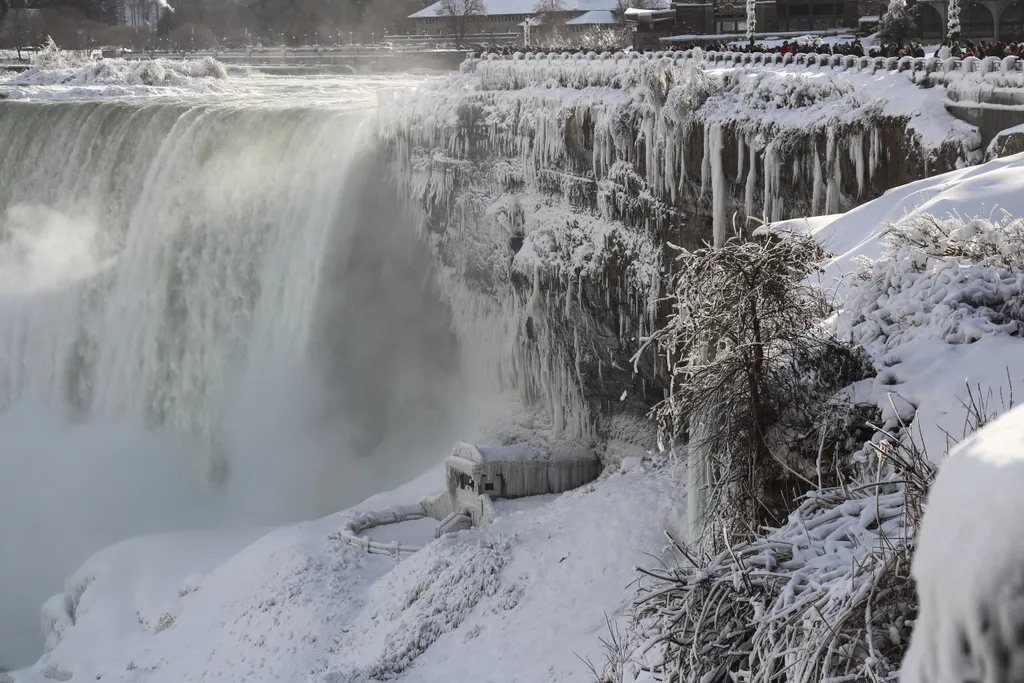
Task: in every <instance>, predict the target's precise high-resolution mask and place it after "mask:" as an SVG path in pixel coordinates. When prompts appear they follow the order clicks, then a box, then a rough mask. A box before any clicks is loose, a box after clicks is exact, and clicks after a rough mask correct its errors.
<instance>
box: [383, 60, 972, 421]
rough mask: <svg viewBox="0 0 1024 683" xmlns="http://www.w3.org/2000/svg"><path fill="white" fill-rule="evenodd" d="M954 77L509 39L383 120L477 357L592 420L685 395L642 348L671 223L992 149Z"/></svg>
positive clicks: (717, 238)
mask: <svg viewBox="0 0 1024 683" xmlns="http://www.w3.org/2000/svg"><path fill="white" fill-rule="evenodd" d="M801 57H802V56H801ZM894 68H895V65H894ZM941 90H942V89H941V88H931V89H927V88H920V87H918V86H916V85H915V84H914V82H913V81H912V80H911V79H910V78H908V76H907V74H906V73H900V72H898V71H894V72H891V73H890V72H889V71H886V70H885V69H880V70H879V71H877V72H874V73H873V72H871V71H870V70H860V69H856V68H850V69H848V70H843V69H841V68H840V69H833V68H832V67H831V65H829V66H827V67H825V66H822V67H821V68H818V67H817V66H814V65H809V64H808V63H807V60H802V61H801V63H799V64H797V63H794V64H774V65H758V66H756V67H755V66H754V65H744V64H732V63H730V64H718V63H715V64H711V63H708V62H707V61H706V60H705V56H704V55H702V54H701V53H700V52H699V51H693V52H685V53H662V54H658V55H652V56H648V55H639V54H621V55H600V56H599V55H596V54H590V55H581V54H576V55H568V54H561V55H559V54H554V53H552V54H526V55H522V54H519V55H516V56H515V57H514V58H513V59H498V58H497V57H496V56H494V55H490V56H488V57H486V58H482V59H471V60H468V61H467V62H466V63H465V64H464V65H463V68H462V72H461V73H459V74H456V75H453V76H451V77H449V78H446V79H439V80H437V81H433V82H431V83H430V84H428V85H426V86H424V87H421V88H420V89H419V90H418V91H417V92H416V93H415V95H412V96H409V95H406V94H401V93H399V94H396V95H393V96H391V97H390V98H389V99H388V100H387V101H386V102H385V103H384V104H383V105H382V106H381V108H380V115H379V124H378V135H379V137H380V139H381V140H382V141H383V142H384V144H385V145H386V146H387V147H388V148H389V152H390V154H391V157H392V159H393V169H394V177H395V180H396V183H397V184H398V185H399V187H400V189H401V195H402V196H405V197H409V198H410V200H411V203H412V204H413V205H414V208H415V209H416V210H417V211H418V212H419V216H420V226H421V230H422V232H423V234H424V235H425V236H426V237H427V238H428V240H429V241H430V242H431V243H432V244H433V246H434V249H435V251H436V253H437V255H438V258H439V260H440V262H441V263H442V264H443V265H444V267H445V268H446V270H447V274H448V275H449V277H448V278H447V282H448V285H449V289H450V291H449V295H450V297H451V298H452V299H453V300H454V301H456V302H457V303H456V305H455V306H454V307H453V308H454V309H455V310H456V313H455V316H456V320H455V323H456V326H457V327H458V328H459V332H460V334H462V335H476V336H478V337H483V338H484V339H485V341H484V343H478V344H473V345H471V346H472V348H474V349H478V350H479V349H486V350H487V351H488V352H489V353H490V356H489V357H486V358H484V357H481V358H480V368H481V369H480V371H479V372H478V373H477V374H478V375H479V376H483V375H484V374H488V373H490V374H491V375H492V376H493V378H494V381H495V382H496V383H497V384H499V385H501V386H503V387H514V388H516V389H518V390H519V391H520V393H521V394H522V395H523V396H524V397H526V398H527V399H528V400H530V401H534V402H536V403H540V404H543V405H546V407H547V410H548V412H549V413H550V414H551V418H552V424H553V427H554V431H555V433H556V436H559V435H565V436H566V437H572V438H582V439H584V440H587V439H591V438H593V437H600V436H601V435H602V433H603V431H604V430H606V429H607V425H606V424H604V423H605V422H606V420H604V419H603V418H605V417H607V416H609V415H619V414H624V413H628V414H631V415H642V414H646V412H647V411H648V410H649V408H650V406H651V405H653V404H654V403H656V402H657V401H658V400H660V398H661V397H662V396H663V395H664V394H663V391H664V388H665V386H666V374H665V369H664V361H663V359H658V358H641V359H640V361H639V363H638V364H637V365H635V366H634V364H633V363H632V362H631V358H632V356H633V355H634V353H635V351H636V349H637V348H638V346H639V343H640V340H642V339H643V338H644V337H645V336H647V335H649V334H650V333H651V331H652V330H653V329H656V328H657V327H658V326H659V325H660V321H662V319H663V316H664V314H665V311H664V310H663V308H662V305H661V304H660V303H659V301H660V298H661V296H662V294H663V293H662V292H661V291H660V287H661V282H662V281H663V276H664V273H665V272H666V269H667V268H670V267H671V266H670V263H669V260H668V259H667V258H666V256H665V253H664V247H665V245H666V243H672V244H676V245H682V246H686V247H692V246H697V245H699V244H701V243H702V242H704V241H714V242H718V243H721V242H722V241H724V240H725V239H726V238H727V237H728V235H729V234H730V233H731V232H732V231H733V230H735V229H750V228H753V227H755V226H756V225H758V224H759V223H760V222H761V221H763V220H776V219H781V218H787V217H791V216H803V215H820V214H834V213H838V212H840V211H844V210H847V209H849V208H851V207H853V206H855V205H857V204H858V203H861V202H863V201H865V200H867V199H870V198H872V197H876V196H879V195H880V194H882V193H883V192H884V191H885V190H887V189H888V188H891V187H893V186H896V185H899V184H901V183H905V182H908V181H912V180H916V179H918V178H921V177H923V176H927V175H931V174H934V173H937V172H942V171H946V170H949V169H952V168H955V167H959V166H963V165H967V164H971V163H974V162H976V161H978V160H980V158H981V156H982V154H981V150H980V140H979V138H978V134H977V131H976V130H975V129H974V128H973V127H971V126H969V125H968V124H965V123H963V122H962V121H959V120H957V119H955V118H954V117H952V116H951V115H950V114H948V113H947V112H946V110H945V108H944V106H943V105H944V96H943V94H942V92H941Z"/></svg>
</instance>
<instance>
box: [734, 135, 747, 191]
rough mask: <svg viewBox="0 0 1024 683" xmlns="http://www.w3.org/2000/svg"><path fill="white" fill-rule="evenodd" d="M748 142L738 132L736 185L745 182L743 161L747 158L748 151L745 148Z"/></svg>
mask: <svg viewBox="0 0 1024 683" xmlns="http://www.w3.org/2000/svg"><path fill="white" fill-rule="evenodd" d="M745 142H746V140H745V139H744V138H743V136H742V135H740V132H739V130H737V131H736V183H737V184H739V183H741V182H743V161H744V157H745V156H746V154H745V153H746V150H745V149H744V148H743V147H744V143H745Z"/></svg>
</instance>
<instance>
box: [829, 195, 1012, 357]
mask: <svg viewBox="0 0 1024 683" xmlns="http://www.w3.org/2000/svg"><path fill="white" fill-rule="evenodd" d="M886 240H887V243H886V252H885V254H884V256H883V257H882V258H880V259H877V260H875V261H868V260H862V261H861V262H860V264H859V268H858V271H857V274H856V279H855V281H854V282H853V285H852V287H851V291H850V294H849V296H848V297H847V302H846V305H845V306H844V310H843V313H842V314H841V315H840V317H839V328H840V330H842V331H843V332H844V333H847V334H849V335H850V336H851V337H852V339H853V340H854V341H855V342H856V343H858V344H860V345H862V346H864V347H865V348H867V349H868V350H869V351H871V352H872V353H873V354H875V355H881V354H883V353H884V352H885V351H887V350H890V349H893V348H895V347H897V346H899V345H901V344H904V343H906V342H908V341H910V340H911V339H916V338H920V337H923V336H930V337H938V338H941V339H943V340H944V341H946V342H948V343H950V344H963V343H970V342H973V341H977V340H978V339H980V338H981V337H982V335H985V334H1018V333H1019V332H1020V327H1021V324H1022V323H1024V310H1022V309H1024V220H1021V219H1014V218H1011V217H1009V216H1003V217H1001V218H997V219H995V220H990V219H983V218H976V219H973V220H967V221H965V220H963V219H959V218H950V219H945V220H942V219H938V218H935V217H933V216H929V215H915V216H912V217H910V218H908V219H906V220H904V221H902V222H900V223H897V224H895V225H893V226H892V227H891V228H890V229H889V232H888V235H887V237H886Z"/></svg>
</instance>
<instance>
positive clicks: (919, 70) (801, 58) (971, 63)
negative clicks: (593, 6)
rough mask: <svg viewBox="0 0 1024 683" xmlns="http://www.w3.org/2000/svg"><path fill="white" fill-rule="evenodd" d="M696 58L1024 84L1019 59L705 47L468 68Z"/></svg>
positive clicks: (678, 62)
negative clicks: (863, 54)
mask: <svg viewBox="0 0 1024 683" xmlns="http://www.w3.org/2000/svg"><path fill="white" fill-rule="evenodd" d="M695 60H699V62H700V63H702V64H703V65H704V66H705V68H731V67H770V68H779V67H782V68H786V67H800V68H802V69H812V68H813V69H818V70H822V69H831V70H833V71H860V72H865V73H872V74H873V73H876V72H880V71H881V72H893V73H902V72H908V75H910V77H911V79H912V80H913V81H914V82H915V83H919V84H925V83H927V84H929V85H940V84H946V83H949V82H952V81H959V80H963V79H964V78H969V79H970V80H976V81H985V82H986V83H988V84H990V85H993V86H996V87H1011V88H1024V61H1022V60H1021V59H1020V58H1018V57H1005V58H1002V59H1000V58H998V57H985V58H981V59H979V58H976V57H967V58H964V59H960V58H955V57H950V58H947V59H940V58H938V57H856V56H852V55H833V54H817V53H809V54H805V53H801V54H792V53H790V54H786V55H781V54H778V53H762V52H755V53H748V52H715V51H708V52H705V51H703V50H676V51H669V50H663V51H658V52H617V53H614V54H613V53H609V52H601V53H597V52H587V53H583V52H573V53H570V52H525V53H523V52H516V53H514V54H512V55H503V54H498V53H485V54H483V55H470V56H469V58H468V59H467V61H466V63H465V65H464V70H473V69H476V68H477V67H478V66H479V65H480V64H481V63H482V62H523V64H522V65H521V66H520V68H523V69H526V70H531V67H532V68H533V69H536V70H541V71H544V72H545V74H544V75H545V76H547V77H550V76H551V75H552V74H551V73H550V70H551V69H552V67H554V68H558V66H559V65H565V66H566V67H567V68H569V69H576V68H580V67H583V64H584V63H591V65H590V66H588V67H585V68H588V69H592V70H596V71H598V72H601V71H609V70H611V71H615V72H619V73H622V72H624V71H630V70H634V69H635V68H636V67H638V66H641V65H644V64H650V65H659V64H660V65H667V66H672V65H674V66H679V67H684V66H687V65H688V64H690V63H692V62H693V61H695ZM609 67H610V68H609ZM485 68H486V67H485ZM538 75H540V74H538Z"/></svg>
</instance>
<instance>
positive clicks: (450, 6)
mask: <svg viewBox="0 0 1024 683" xmlns="http://www.w3.org/2000/svg"><path fill="white" fill-rule="evenodd" d="M484 11H485V10H484V3H483V0H441V6H440V7H439V8H438V14H439V15H440V16H442V17H445V18H446V19H447V20H448V23H449V25H451V27H452V37H453V38H454V39H455V47H456V48H460V49H461V48H462V39H463V38H464V37H465V35H466V27H467V26H468V25H469V23H470V22H471V21H472V20H473V17H478V16H482V15H483V14H484Z"/></svg>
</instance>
